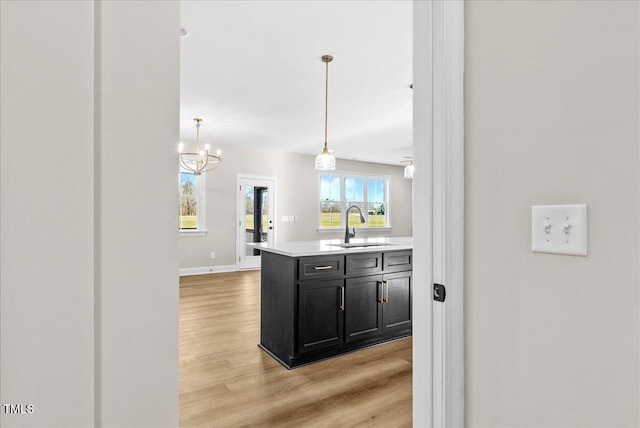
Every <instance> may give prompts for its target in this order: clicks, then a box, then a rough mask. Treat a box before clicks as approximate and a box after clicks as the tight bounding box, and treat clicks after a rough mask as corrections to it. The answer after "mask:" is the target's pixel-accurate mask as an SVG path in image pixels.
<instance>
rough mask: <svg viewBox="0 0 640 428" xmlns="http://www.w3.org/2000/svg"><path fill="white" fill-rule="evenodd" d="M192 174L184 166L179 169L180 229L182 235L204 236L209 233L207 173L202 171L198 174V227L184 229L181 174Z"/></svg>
mask: <svg viewBox="0 0 640 428" xmlns="http://www.w3.org/2000/svg"><path fill="white" fill-rule="evenodd" d="M183 173H185V174H191V175H195V174H193V173H191V172H190V171H187V170H185V169H184V168H179V170H178V231H179V232H180V236H204V235H206V234H207V216H206V212H207V201H206V194H207V178H206V177H207V175H206V173H202V174H200V175H195V176H196V187H197V189H196V194H197V212H198V213H197V217H198V227H197V228H196V229H182V227H181V225H182V222H181V219H180V217H181V212H180V209H181V208H180V207H181V200H180V199H181V197H182V192H181V189H180V175H181V174H183Z"/></svg>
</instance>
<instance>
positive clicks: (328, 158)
mask: <svg viewBox="0 0 640 428" xmlns="http://www.w3.org/2000/svg"><path fill="white" fill-rule="evenodd" d="M331 61H333V57H332V56H331V55H323V56H322V62H324V63H325V64H326V71H325V89H324V148H323V149H322V153H320V154H319V155H318V156H316V169H317V170H319V171H333V170H334V169H336V158H335V157H334V156H333V155H332V154H331V153H330V152H329V148H328V147H327V116H328V114H327V113H328V111H329V63H330V62H331Z"/></svg>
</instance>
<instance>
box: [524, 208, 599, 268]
mask: <svg viewBox="0 0 640 428" xmlns="http://www.w3.org/2000/svg"><path fill="white" fill-rule="evenodd" d="M531 250H532V251H534V252H537V253H553V254H569V255H573V256H586V255H587V206H586V205H584V204H583V205H534V206H532V207H531Z"/></svg>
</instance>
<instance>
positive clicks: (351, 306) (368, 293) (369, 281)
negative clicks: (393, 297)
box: [345, 275, 383, 342]
mask: <svg viewBox="0 0 640 428" xmlns="http://www.w3.org/2000/svg"><path fill="white" fill-rule="evenodd" d="M382 285H383V284H382V275H373V276H365V277H359V278H348V279H347V280H346V293H347V296H346V307H345V320H346V340H347V342H351V341H354V340H358V339H364V338H365V337H370V336H376V335H379V334H382Z"/></svg>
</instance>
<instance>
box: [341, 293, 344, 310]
mask: <svg viewBox="0 0 640 428" xmlns="http://www.w3.org/2000/svg"><path fill="white" fill-rule="evenodd" d="M340 310H341V311H344V287H340Z"/></svg>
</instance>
